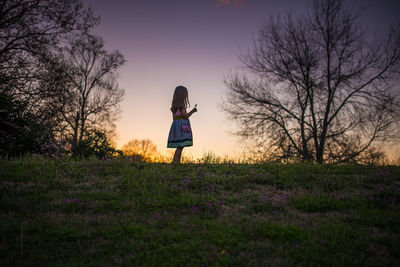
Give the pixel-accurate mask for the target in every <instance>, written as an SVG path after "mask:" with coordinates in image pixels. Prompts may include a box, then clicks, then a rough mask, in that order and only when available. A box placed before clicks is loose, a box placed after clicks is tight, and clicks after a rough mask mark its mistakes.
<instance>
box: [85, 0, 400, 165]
mask: <svg viewBox="0 0 400 267" xmlns="http://www.w3.org/2000/svg"><path fill="white" fill-rule="evenodd" d="M83 2H84V4H85V5H86V6H91V7H92V8H93V10H94V12H95V14H97V15H99V16H100V17H101V24H100V25H99V26H97V27H96V28H95V33H97V34H99V35H100V36H102V37H103V38H104V40H105V42H106V48H107V49H109V50H114V49H117V50H119V51H121V52H122V53H123V55H124V56H125V58H126V59H127V63H126V64H125V65H124V67H123V68H122V69H121V70H120V72H119V74H120V78H119V84H120V87H121V88H124V89H125V92H126V94H125V100H124V101H123V102H122V103H121V109H122V114H121V119H120V120H119V122H118V124H117V127H118V128H117V131H118V134H119V140H117V144H118V146H119V147H121V146H122V145H124V144H125V143H127V142H128V141H129V140H131V139H144V138H149V139H151V140H152V141H153V142H154V143H155V144H156V145H157V147H158V149H159V150H160V151H161V152H162V153H164V154H165V155H167V154H168V153H169V152H168V151H169V150H167V149H166V141H167V137H168V131H169V127H170V124H171V114H170V111H169V107H170V103H171V100H172V93H173V90H174V88H175V87H176V86H177V85H184V86H186V87H187V88H188V90H189V99H190V102H191V103H192V104H193V105H194V104H195V103H197V104H198V110H199V112H198V113H196V114H194V115H193V117H192V118H191V123H192V128H193V133H194V146H193V147H191V148H186V149H185V150H184V153H186V155H188V156H193V157H194V158H197V157H201V156H202V155H203V153H206V152H209V151H213V152H215V153H216V154H217V155H220V156H224V155H229V156H230V157H235V156H240V153H241V151H242V150H243V149H242V146H240V145H239V144H238V142H237V139H236V138H235V137H233V136H231V135H230V134H229V133H228V131H229V130H232V129H233V127H234V125H233V124H232V123H230V122H228V121H226V116H225V114H224V113H223V112H221V110H220V108H219V104H220V103H221V102H222V99H223V97H224V92H225V86H224V83H223V80H224V77H225V76H226V75H228V74H229V73H230V72H232V71H234V70H236V69H237V67H239V66H240V61H239V60H238V56H239V55H240V54H241V51H245V50H246V49H247V48H248V47H250V46H251V43H252V38H253V37H255V34H256V32H257V29H258V28H259V26H260V23H261V22H262V19H263V17H265V16H268V15H277V14H279V13H281V14H284V13H285V12H287V11H291V12H293V13H295V14H304V12H306V9H307V7H309V6H311V5H312V1H309V0H158V1H154V0H112V1H111V0H83ZM344 2H347V3H349V2H350V3H351V4H352V5H353V7H354V8H356V9H360V8H367V10H366V12H365V16H364V17H363V20H362V22H363V24H364V25H365V26H367V27H368V29H369V30H370V31H371V32H383V31H385V29H387V28H388V26H389V25H390V24H394V23H396V22H399V21H400V20H399V19H398V17H399V15H398V14H399V11H400V0H351V1H350V0H348V1H344ZM171 151H173V150H171Z"/></svg>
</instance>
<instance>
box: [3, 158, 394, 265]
mask: <svg viewBox="0 0 400 267" xmlns="http://www.w3.org/2000/svg"><path fill="white" fill-rule="evenodd" d="M0 175H1V178H0V200H1V204H0V221H1V224H0V265H2V266H9V265H19V266H24V265H30V266H43V265H60V266H91V265H92V266H104V265H106V266H111V265H135V266H215V265H217V266H396V265H397V266H400V223H399V222H400V205H399V197H400V168H399V167H374V166H370V167H366V166H316V165H302V164H288V165H281V164H263V165H246V164H243V165H237V164H220V165H201V164H198V165H196V164H185V165H180V166H172V165H168V164H135V163H132V162H128V161H123V160H112V161H100V160H90V161H84V160H82V161H72V160H71V161H69V160H66V161H53V160H43V159H41V160H35V159H26V160H14V161H7V160H2V161H0Z"/></svg>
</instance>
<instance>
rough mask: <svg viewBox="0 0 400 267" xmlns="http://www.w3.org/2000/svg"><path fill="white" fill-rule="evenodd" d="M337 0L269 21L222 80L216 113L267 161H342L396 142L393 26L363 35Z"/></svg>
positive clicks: (397, 53)
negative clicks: (238, 68) (222, 97)
mask: <svg viewBox="0 0 400 267" xmlns="http://www.w3.org/2000/svg"><path fill="white" fill-rule="evenodd" d="M358 19H359V14H356V13H354V12H352V11H350V10H348V9H346V8H345V6H344V3H343V1H341V0H316V1H314V6H313V9H312V13H310V14H309V15H308V16H305V17H302V18H298V19H296V18H294V17H292V16H291V15H287V16H286V17H284V18H280V17H275V18H270V19H269V20H268V21H266V23H265V24H264V25H263V26H262V28H261V29H260V31H259V34H258V38H257V39H256V40H255V41H254V47H253V48H252V49H250V50H249V51H248V53H247V54H245V55H244V56H242V57H241V59H242V62H243V63H244V66H245V72H244V73H237V74H233V75H231V76H230V77H228V78H227V79H226V80H225V83H226V85H227V97H226V101H225V102H224V104H223V108H224V110H225V111H226V113H227V114H228V115H229V117H230V118H231V119H233V120H234V121H235V122H236V123H237V125H238V128H239V130H238V131H237V132H236V134H237V135H238V136H240V137H242V138H243V139H244V140H251V141H253V142H255V143H256V144H257V145H256V148H258V149H260V148H262V149H261V150H262V151H264V152H265V151H267V153H268V157H270V158H271V159H279V160H283V159H286V160H290V159H299V158H300V159H302V160H304V161H315V162H318V163H324V162H336V163H337V162H346V161H352V160H353V161H361V160H363V159H365V158H368V157H370V156H371V155H380V154H379V153H378V152H379V150H380V146H382V144H384V143H385V142H388V141H393V140H395V139H396V138H399V136H400V135H399V121H400V94H399V93H400V90H399V89H400V88H399V80H400V79H399V77H400V76H399V72H400V26H398V27H397V28H393V29H392V30H391V31H390V33H389V34H388V35H387V36H386V37H384V38H380V39H376V38H375V39H373V38H370V37H369V36H368V35H366V34H365V33H364V32H363V31H362V28H361V27H360V25H359V24H358Z"/></svg>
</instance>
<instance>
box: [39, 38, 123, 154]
mask: <svg viewBox="0 0 400 267" xmlns="http://www.w3.org/2000/svg"><path fill="white" fill-rule="evenodd" d="M49 57H51V55H50V56H49ZM46 62H47V64H48V68H47V75H45V76H46V77H48V79H47V80H45V81H44V82H43V83H42V87H47V88H50V89H49V90H48V91H49V92H50V91H52V90H53V91H54V96H53V97H50V98H49V99H50V100H51V101H53V105H54V107H55V109H56V111H57V112H59V113H60V116H61V119H60V122H61V126H62V129H61V130H60V131H61V132H62V133H63V134H64V135H65V137H66V139H67V140H68V141H69V143H70V144H71V151H72V152H73V153H76V151H77V148H78V147H79V146H80V145H81V144H82V140H84V139H85V137H87V136H89V135H90V134H91V132H93V131H95V130H98V129H102V130H111V131H112V130H113V128H114V126H115V125H114V122H115V120H116V117H117V115H118V113H119V103H120V102H121V101H122V97H123V95H124V90H123V89H121V88H119V86H118V83H117V73H116V72H117V70H118V69H119V68H120V67H121V66H122V65H123V64H124V62H125V59H124V57H123V55H122V54H121V53H120V52H119V51H113V52H108V51H106V50H105V49H104V41H103V40H102V39H101V38H100V37H98V36H93V35H90V34H87V35H85V36H83V37H82V38H80V39H76V40H74V41H72V42H71V43H70V44H69V45H67V46H65V47H63V48H62V49H61V51H60V53H59V54H58V55H57V56H56V57H53V58H51V59H50V58H48V59H47V61H46Z"/></svg>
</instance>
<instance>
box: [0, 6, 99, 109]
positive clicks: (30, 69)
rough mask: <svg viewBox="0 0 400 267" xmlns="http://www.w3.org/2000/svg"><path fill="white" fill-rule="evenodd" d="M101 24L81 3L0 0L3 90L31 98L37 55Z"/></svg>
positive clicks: (0, 80) (0, 61)
mask: <svg viewBox="0 0 400 267" xmlns="http://www.w3.org/2000/svg"><path fill="white" fill-rule="evenodd" d="M98 22H99V19H98V18H97V17H95V16H94V15H93V13H92V11H91V10H90V9H84V8H83V5H82V3H81V1H80V0H3V1H1V4H0V89H1V90H2V91H6V92H8V93H14V94H15V93H19V96H20V97H24V98H31V94H32V92H31V89H32V88H33V87H34V86H33V84H32V83H34V81H35V80H36V79H37V77H36V75H35V68H36V67H37V64H36V63H37V62H36V56H37V55H38V54H40V53H41V51H43V50H49V49H53V48H54V47H55V46H56V45H57V44H58V43H59V42H60V41H63V40H66V39H69V38H70V37H71V36H73V35H79V34H81V33H85V32H87V31H88V30H89V29H90V28H91V27H93V26H94V25H96V24H97V23H98ZM35 89H37V88H35ZM21 91H23V92H25V95H23V94H21ZM32 102H35V101H32Z"/></svg>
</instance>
